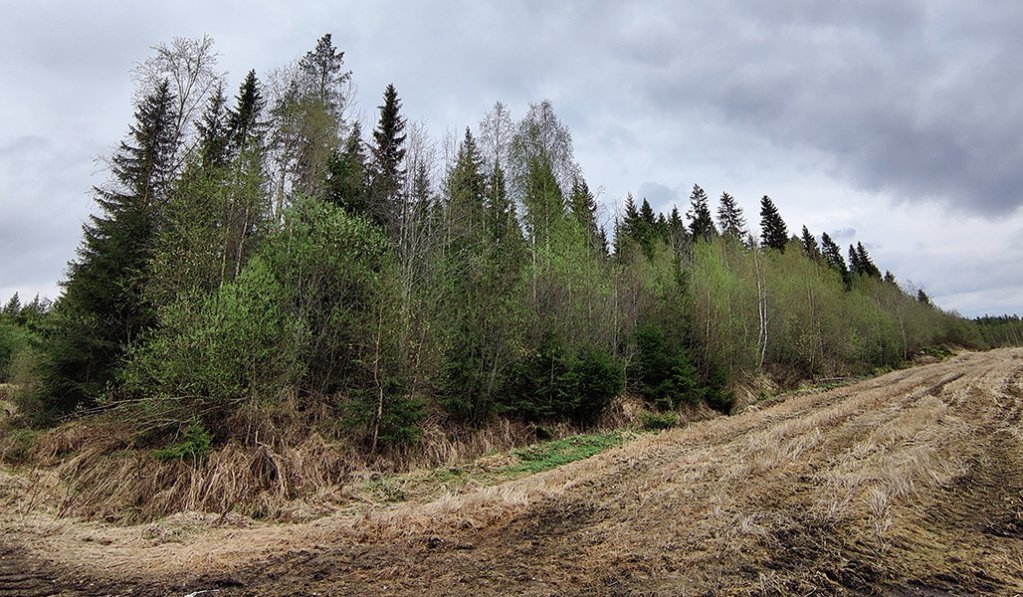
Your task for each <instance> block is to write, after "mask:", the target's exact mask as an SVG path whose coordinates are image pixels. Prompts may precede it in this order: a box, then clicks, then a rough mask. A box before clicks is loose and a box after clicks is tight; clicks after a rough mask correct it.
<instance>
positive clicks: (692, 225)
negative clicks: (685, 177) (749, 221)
mask: <svg viewBox="0 0 1023 597" xmlns="http://www.w3.org/2000/svg"><path fill="white" fill-rule="evenodd" d="M686 217H688V218H689V234H690V235H691V236H692V237H693V238H694V239H698V240H705V241H707V240H710V239H711V238H713V237H714V236H715V235H716V234H717V229H716V228H714V220H713V219H711V216H710V207H709V206H708V204H707V193H706V192H705V191H704V190H703V189H701V188H700V186H699V185H693V192H692V193H691V194H690V195H689V211H687V212H686ZM740 217H741V216H740ZM727 223H729V224H734V222H727Z"/></svg>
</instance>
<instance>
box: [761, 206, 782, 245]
mask: <svg viewBox="0 0 1023 597" xmlns="http://www.w3.org/2000/svg"><path fill="white" fill-rule="evenodd" d="M760 241H761V242H762V243H763V244H764V246H765V247H768V248H771V249H774V250H776V251H785V245H786V244H788V242H789V232H788V228H787V227H786V226H785V221H784V220H782V219H781V214H780V213H778V208H777V207H775V205H774V202H773V201H771V198H770V197H768V196H767V195H764V196H763V197H762V198H761V199H760Z"/></svg>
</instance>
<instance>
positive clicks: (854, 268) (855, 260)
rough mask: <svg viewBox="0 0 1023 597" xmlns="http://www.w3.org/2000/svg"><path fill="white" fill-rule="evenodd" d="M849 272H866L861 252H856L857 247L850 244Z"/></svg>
mask: <svg viewBox="0 0 1023 597" xmlns="http://www.w3.org/2000/svg"><path fill="white" fill-rule="evenodd" d="M849 273H850V274H865V273H866V272H865V271H864V269H863V265H862V263H861V262H860V254H859V253H857V252H856V247H854V246H852V245H849Z"/></svg>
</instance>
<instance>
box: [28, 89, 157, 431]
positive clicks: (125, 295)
mask: <svg viewBox="0 0 1023 597" xmlns="http://www.w3.org/2000/svg"><path fill="white" fill-rule="evenodd" d="M175 119H176V115H175V114H174V97H173V95H172V94H171V93H170V91H169V87H168V84H167V82H166V81H164V82H163V83H161V84H160V85H159V86H158V87H157V89H156V90H155V91H154V92H153V93H152V94H150V95H149V96H148V97H146V98H145V99H144V100H143V101H142V102H141V103H140V105H139V107H138V110H137V112H136V122H135V125H134V126H133V127H132V128H131V133H130V135H129V139H128V140H127V141H125V142H122V143H121V147H120V149H119V150H118V151H117V152H116V153H115V154H114V156H113V157H112V158H111V162H112V170H113V177H114V183H115V184H114V186H113V188H110V189H107V190H98V191H97V195H98V196H97V202H98V203H99V206H100V208H101V210H102V214H101V215H97V216H92V218H91V222H90V223H89V224H87V225H86V226H84V240H83V241H82V244H81V246H80V248H79V251H78V254H79V259H78V260H77V261H75V262H73V263H71V264H70V267H69V272H70V275H69V278H68V280H67V282H66V283H65V285H64V296H63V298H62V299H61V301H60V303H59V304H58V305H57V306H56V308H55V314H54V315H55V316H54V317H53V318H51V322H50V325H49V326H48V329H47V330H45V332H44V334H43V351H44V352H45V357H46V358H45V359H43V361H42V362H41V363H40V374H41V376H42V382H43V385H42V388H41V389H40V392H39V395H38V400H37V402H38V404H39V405H40V406H41V407H42V412H41V414H42V416H43V418H50V419H54V418H56V417H59V416H62V415H67V414H70V413H71V412H73V411H74V410H75V409H76V408H78V407H83V406H90V405H92V404H94V402H95V400H96V399H97V398H98V397H99V395H100V394H101V393H102V392H103V390H104V389H105V388H106V386H107V384H108V383H110V382H112V381H113V380H114V377H115V374H116V370H117V367H118V365H119V363H120V360H121V358H122V356H123V354H124V351H125V349H126V348H127V347H128V346H129V345H130V344H131V343H132V342H133V341H135V340H136V338H137V337H138V335H139V334H140V333H141V332H142V331H144V330H146V329H148V328H149V327H151V326H152V325H153V323H154V320H155V313H154V312H153V309H152V307H151V305H150V304H149V303H148V301H147V300H146V299H145V292H144V291H145V288H146V285H147V282H148V278H149V271H150V268H149V257H150V255H151V252H152V249H153V245H154V242H155V235H156V230H157V227H158V224H159V221H158V214H159V210H160V208H161V207H162V205H163V202H164V201H165V200H166V196H167V193H168V190H169V188H170V186H171V184H172V179H173V172H174V158H175V152H176V149H177V147H176V137H175V131H174V128H175V127H174V122H175Z"/></svg>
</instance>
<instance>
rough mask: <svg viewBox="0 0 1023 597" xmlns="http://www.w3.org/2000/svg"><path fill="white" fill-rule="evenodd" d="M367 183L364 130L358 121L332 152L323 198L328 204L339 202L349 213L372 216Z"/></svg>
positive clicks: (337, 203)
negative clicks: (340, 144)
mask: <svg viewBox="0 0 1023 597" xmlns="http://www.w3.org/2000/svg"><path fill="white" fill-rule="evenodd" d="M368 185H369V182H368V173H367V167H366V154H365V152H364V151H363V142H362V131H361V128H360V127H359V123H357V122H356V123H355V124H353V125H352V130H351V131H350V132H349V134H348V137H347V138H346V139H345V141H344V143H343V144H342V146H341V147H340V148H338V149H336V150H335V151H334V152H333V153H332V154H331V156H330V160H329V161H328V163H327V184H326V195H325V197H324V199H325V200H326V201H327V202H328V203H333V204H335V205H340V206H341V207H343V208H344V209H345V211H347V212H348V213H350V214H353V215H360V216H370V215H371V214H370V213H369V205H370V204H369V187H368Z"/></svg>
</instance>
